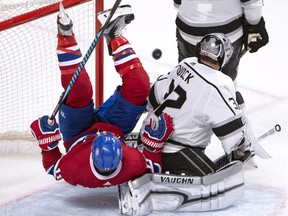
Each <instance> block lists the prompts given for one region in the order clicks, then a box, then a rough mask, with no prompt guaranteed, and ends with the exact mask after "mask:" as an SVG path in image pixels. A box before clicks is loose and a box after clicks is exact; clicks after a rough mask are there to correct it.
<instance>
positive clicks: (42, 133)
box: [30, 116, 61, 151]
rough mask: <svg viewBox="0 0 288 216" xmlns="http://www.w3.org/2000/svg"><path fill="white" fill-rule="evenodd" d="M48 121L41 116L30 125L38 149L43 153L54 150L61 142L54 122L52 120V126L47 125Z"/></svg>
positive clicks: (45, 117)
mask: <svg viewBox="0 0 288 216" xmlns="http://www.w3.org/2000/svg"><path fill="white" fill-rule="evenodd" d="M48 120H49V119H48V116H43V117H42V118H39V119H37V120H35V121H33V122H32V124H31V125H30V128H31V132H32V135H33V136H34V138H35V139H37V140H38V142H39V147H40V148H41V149H42V150H44V151H50V150H52V149H54V148H56V147H57V146H58V143H59V141H60V140H61V135H60V132H59V126H58V124H57V122H56V120H55V119H54V120H53V122H52V124H49V122H48Z"/></svg>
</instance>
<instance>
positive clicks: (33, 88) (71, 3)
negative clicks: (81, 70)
mask: <svg viewBox="0 0 288 216" xmlns="http://www.w3.org/2000/svg"><path fill="white" fill-rule="evenodd" d="M62 2H63V5H64V8H65V10H66V12H67V14H68V15H69V17H70V18H71V19H72V20H73V24H74V27H73V28H74V33H75V35H76V39H77V41H78V43H79V46H80V47H81V50H82V53H83V54H85V52H86V51H87V50H88V48H89V46H90V44H91V42H92V41H93V39H94V37H95V35H96V34H95V32H96V29H95V28H96V16H95V14H96V13H97V11H96V10H97V9H96V8H97V5H96V4H98V3H97V2H100V1H89V0H63V1H62ZM58 11H59V0H17V1H16V0H13V1H11V0H1V1H0V38H1V39H0V41H1V51H0V59H1V64H0V77H1V78H0V82H1V83H0V101H1V102H0V141H1V142H3V140H9V141H11V142H12V143H15V142H16V140H19V139H21V140H33V139H32V135H31V133H30V128H29V126H30V124H31V122H32V121H33V120H34V119H36V118H38V117H41V116H43V115H51V114H52V112H53V110H54V108H55V106H56V104H57V102H58V100H59V96H60V95H61V93H62V92H63V89H62V87H61V83H60V71H59V68H58V61H57V55H56V46H57V37H56V35H57V25H56V17H57V13H58ZM95 61H96V56H95V51H94V52H93V53H92V55H91V56H90V58H89V60H88V62H87V64H86V65H85V67H86V69H87V71H88V73H89V75H90V77H91V80H92V83H93V80H95ZM94 88H95V87H94ZM0 145H1V143H0ZM5 148H6V147H5ZM0 152H1V149H0Z"/></svg>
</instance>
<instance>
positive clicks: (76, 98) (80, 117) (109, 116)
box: [30, 5, 173, 188]
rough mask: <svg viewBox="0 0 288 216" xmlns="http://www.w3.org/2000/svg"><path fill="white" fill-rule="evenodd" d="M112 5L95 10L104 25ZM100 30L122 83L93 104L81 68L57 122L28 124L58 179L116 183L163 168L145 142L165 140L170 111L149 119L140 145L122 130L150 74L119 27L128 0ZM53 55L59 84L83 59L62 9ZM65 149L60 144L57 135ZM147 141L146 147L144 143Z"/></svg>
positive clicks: (139, 106)
mask: <svg viewBox="0 0 288 216" xmlns="http://www.w3.org/2000/svg"><path fill="white" fill-rule="evenodd" d="M109 13H110V10H107V11H104V12H102V13H100V14H99V15H98V19H99V20H100V21H101V23H102V25H103V23H104V22H105V21H106V19H107V15H109ZM116 13H118V14H120V15H119V16H118V17H117V18H115V19H113V20H112V21H111V22H110V23H109V26H108V27H107V29H106V30H105V31H104V36H105V39H106V42H107V45H108V48H109V54H110V55H112V57H113V59H114V64H115V68H116V71H117V72H118V74H120V76H121V77H122V86H118V87H117V89H116V90H115V92H114V94H113V95H112V96H111V97H110V98H109V99H108V100H107V101H105V102H104V104H103V105H101V106H100V107H98V108H96V109H94V104H93V100H92V94H93V92H92V86H91V82H90V80H89V76H88V74H87V72H86V70H85V68H84V69H83V70H82V72H81V73H80V75H79V77H78V79H77V80H76V82H75V84H74V86H73V88H72V90H71V91H70V93H69V94H68V96H67V99H66V100H65V102H64V104H63V105H62V106H61V109H60V111H59V126H60V129H59V127H58V124H57V122H56V121H55V120H54V121H53V123H52V124H49V123H48V120H49V117H48V116H43V117H41V118H39V119H37V120H35V121H33V122H32V124H31V126H30V127H31V131H32V133H33V135H34V137H35V138H36V139H37V140H38V141H39V146H40V148H41V149H42V162H43V166H44V168H45V170H46V172H47V173H48V174H51V175H53V176H54V177H55V179H56V180H60V179H64V180H65V181H66V182H68V183H69V184H71V185H81V186H84V187H89V188H96V187H108V186H112V185H118V184H121V183H124V182H127V181H128V180H131V179H134V178H136V177H139V176H141V175H143V174H144V173H147V172H161V163H162V162H161V153H159V152H152V151H149V150H148V149H149V145H151V143H152V144H156V145H157V144H158V143H162V142H164V141H165V140H166V139H167V138H168V137H169V136H170V135H171V133H172V132H173V124H172V119H171V118H170V116H168V115H166V114H163V115H161V116H160V118H159V119H157V120H156V121H157V124H158V128H157V129H155V128H153V129H152V128H151V124H152V121H151V123H149V124H147V127H146V134H147V140H146V141H147V143H146V144H145V143H143V144H144V149H143V150H141V151H140V150H138V149H136V148H131V147H128V146H126V145H125V141H124V139H123V138H124V135H125V134H128V133H130V132H131V131H132V130H133V128H134V127H135V125H136V123H137V121H138V120H139V118H140V116H141V114H142V113H143V112H144V110H145V108H146V104H147V103H146V99H147V97H148V95H149V91H150V83H149V77H148V75H147V73H146V71H145V70H144V68H143V67H142V64H141V62H140V60H139V58H138V57H137V56H136V54H135V52H134V50H133V48H132V47H131V45H130V44H129V42H128V40H127V39H126V38H125V37H123V36H122V30H123V29H124V28H125V26H126V25H127V24H128V23H130V22H131V21H132V20H133V19H134V14H133V13H131V7H130V6H129V5H125V6H120V7H118V9H117V11H116ZM57 24H58V36H57V37H58V47H57V55H58V61H59V67H60V70H61V82H62V86H63V88H66V87H67V85H68V84H69V82H70V80H71V77H72V76H73V74H74V72H75V71H76V69H77V67H78V65H79V63H80V62H81V52H80V49H79V47H78V44H77V42H76V39H75V35H74V33H73V30H72V26H73V23H72V21H71V19H70V18H69V17H68V16H67V14H65V13H64V12H63V11H62V13H61V10H60V13H59V15H58V18H57ZM60 132H61V134H62V138H63V141H64V147H65V150H66V153H65V154H62V153H61V151H60V150H59V147H58V143H59V141H60V139H61V135H60ZM146 147H147V148H146Z"/></svg>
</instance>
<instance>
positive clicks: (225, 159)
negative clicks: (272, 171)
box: [214, 124, 281, 167]
mask: <svg viewBox="0 0 288 216" xmlns="http://www.w3.org/2000/svg"><path fill="white" fill-rule="evenodd" d="M280 131H281V126H280V125H279V124H277V125H275V126H274V127H273V128H271V129H270V130H268V131H267V132H266V133H264V134H262V135H261V136H260V137H258V138H257V142H260V141H262V140H263V139H265V138H267V137H269V136H271V135H272V134H275V133H276V132H280ZM252 147H253V152H252V156H251V157H253V156H254V155H258V156H259V155H261V156H262V157H261V158H264V159H268V158H271V156H270V155H269V154H268V153H267V152H266V151H265V150H264V149H263V148H262V147H261V146H260V145H259V143H258V145H253V146H252ZM256 152H257V154H256ZM230 162H231V161H230V160H229V157H228V156H227V155H226V154H224V155H222V156H220V157H219V158H217V159H216V160H214V163H215V164H216V165H217V166H218V167H222V166H224V165H226V164H228V163H230Z"/></svg>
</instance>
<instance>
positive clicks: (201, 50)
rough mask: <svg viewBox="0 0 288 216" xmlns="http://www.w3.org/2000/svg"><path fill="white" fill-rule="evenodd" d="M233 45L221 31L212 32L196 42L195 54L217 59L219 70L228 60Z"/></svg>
mask: <svg viewBox="0 0 288 216" xmlns="http://www.w3.org/2000/svg"><path fill="white" fill-rule="evenodd" d="M233 50H234V48H233V46H232V44H231V42H230V40H229V39H228V38H227V37H226V35H225V34H222V33H212V34H208V35H205V36H204V37H203V38H202V40H201V41H200V42H198V43H197V44H196V49H195V56H196V57H197V58H199V57H200V56H207V57H208V58H210V59H212V60H214V61H217V62H218V63H219V65H220V69H219V70H221V69H222V68H223V67H224V65H225V64H226V63H227V62H228V61H229V59H230V58H231V56H232V53H233Z"/></svg>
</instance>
